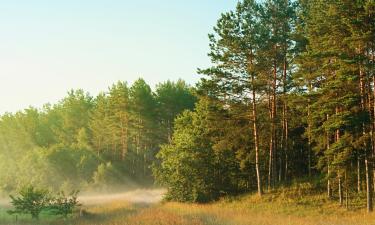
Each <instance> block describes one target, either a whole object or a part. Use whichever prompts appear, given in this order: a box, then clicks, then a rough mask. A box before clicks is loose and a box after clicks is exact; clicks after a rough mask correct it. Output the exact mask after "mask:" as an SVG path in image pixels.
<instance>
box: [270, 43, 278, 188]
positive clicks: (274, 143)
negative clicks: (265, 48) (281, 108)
mask: <svg viewBox="0 0 375 225" xmlns="http://www.w3.org/2000/svg"><path fill="white" fill-rule="evenodd" d="M276 50H277V48H276ZM276 83H277V61H276V59H275V62H274V71H273V82H272V134H271V135H272V144H273V146H272V149H273V167H272V174H273V176H272V178H273V179H272V183H273V184H272V185H273V186H275V183H276V176H275V174H276V170H277V157H278V151H277V150H276V148H277V143H276V104H277V100H276V89H277V87H276Z"/></svg>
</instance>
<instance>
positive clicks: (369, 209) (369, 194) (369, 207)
mask: <svg viewBox="0 0 375 225" xmlns="http://www.w3.org/2000/svg"><path fill="white" fill-rule="evenodd" d="M365 169H366V197H367V198H366V199H367V212H372V210H373V205H372V193H373V190H372V187H371V186H372V177H371V170H372V168H371V166H370V163H369V162H368V159H367V156H366V158H365Z"/></svg>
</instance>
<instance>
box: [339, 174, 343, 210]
mask: <svg viewBox="0 0 375 225" xmlns="http://www.w3.org/2000/svg"><path fill="white" fill-rule="evenodd" d="M339 201H340V205H341V206H342V205H343V197H342V184H341V175H339Z"/></svg>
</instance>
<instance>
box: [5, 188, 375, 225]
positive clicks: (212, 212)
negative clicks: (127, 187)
mask: <svg viewBox="0 0 375 225" xmlns="http://www.w3.org/2000/svg"><path fill="white" fill-rule="evenodd" d="M138 194H139V195H143V197H140V198H128V197H129V196H130V195H129V194H124V195H123V196H127V197H123V198H121V197H119V198H108V199H107V200H106V201H98V202H94V201H91V202H87V204H84V206H83V207H82V209H81V210H80V212H78V211H77V213H76V214H74V215H73V216H71V217H70V218H68V219H66V220H64V219H61V218H57V217H52V216H49V215H48V214H46V213H45V214H43V215H42V216H41V219H40V220H39V221H32V220H31V218H29V217H28V216H18V218H17V222H16V218H15V216H10V215H8V214H7V213H6V209H5V208H7V207H4V206H3V208H2V209H1V210H0V225H13V224H19V225H29V224H30V225H31V224H33V225H34V224H38V225H65V224H67V225H69V224H70V225H371V224H375V214H367V213H366V211H365V207H364V206H363V205H361V204H359V202H361V201H360V199H358V200H356V199H352V200H351V202H350V205H349V209H345V207H342V206H339V204H338V202H337V201H336V200H335V199H333V200H328V199H327V198H326V196H325V194H324V193H315V192H314V191H312V189H310V188H309V186H308V185H306V184H304V185H301V184H300V185H297V186H294V187H291V188H280V189H279V190H278V191H274V192H269V193H267V194H265V195H264V196H263V197H262V198H259V197H258V196H257V195H256V194H248V195H243V196H239V197H231V198H225V199H222V200H220V201H217V202H215V203H210V204H188V203H175V202H153V201H147V199H146V198H144V197H145V196H147V194H142V192H138ZM142 198H143V199H142ZM98 199H103V197H100V198H98ZM104 199H105V198H104ZM91 200H93V199H91Z"/></svg>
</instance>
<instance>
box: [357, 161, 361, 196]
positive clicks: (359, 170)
mask: <svg viewBox="0 0 375 225" xmlns="http://www.w3.org/2000/svg"><path fill="white" fill-rule="evenodd" d="M361 186H362V180H361V159H360V156H359V155H358V156H357V192H358V193H361Z"/></svg>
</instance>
